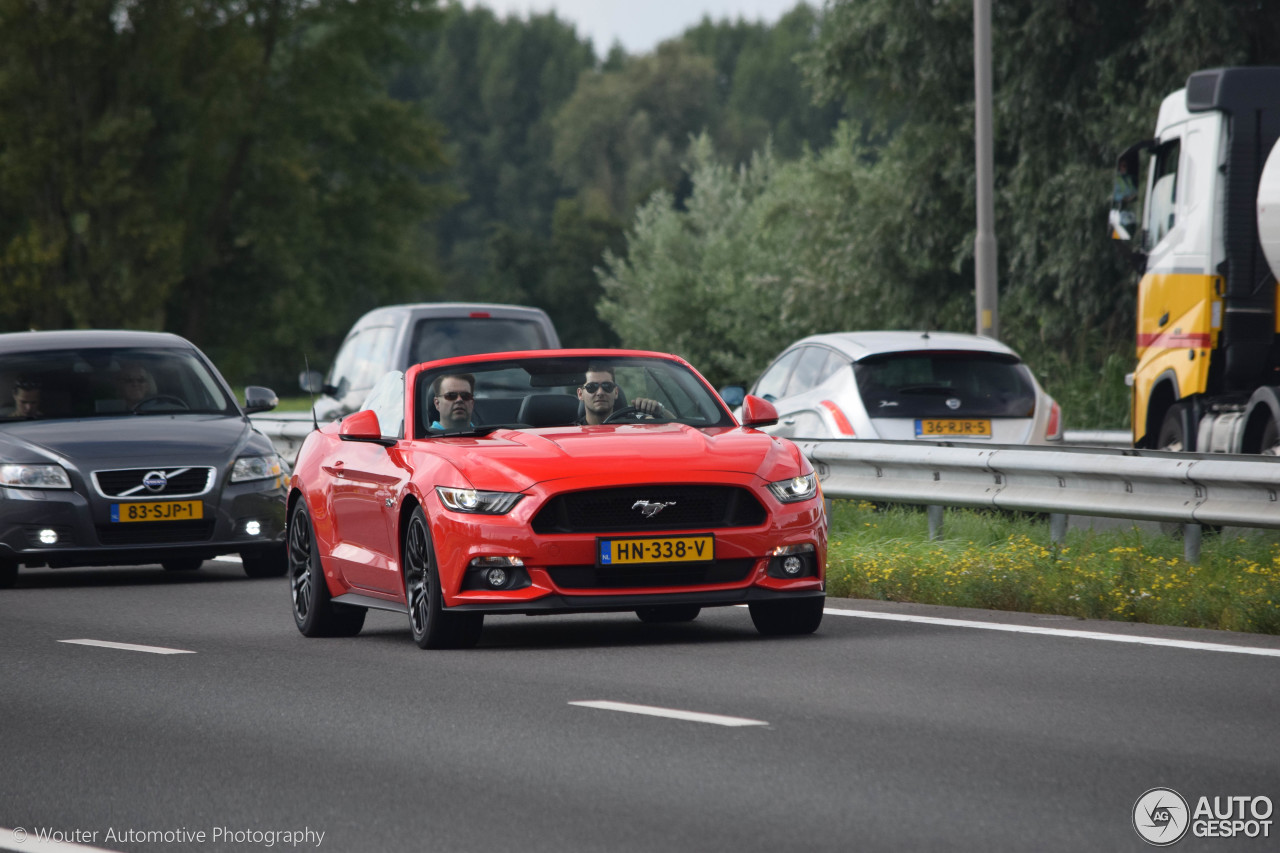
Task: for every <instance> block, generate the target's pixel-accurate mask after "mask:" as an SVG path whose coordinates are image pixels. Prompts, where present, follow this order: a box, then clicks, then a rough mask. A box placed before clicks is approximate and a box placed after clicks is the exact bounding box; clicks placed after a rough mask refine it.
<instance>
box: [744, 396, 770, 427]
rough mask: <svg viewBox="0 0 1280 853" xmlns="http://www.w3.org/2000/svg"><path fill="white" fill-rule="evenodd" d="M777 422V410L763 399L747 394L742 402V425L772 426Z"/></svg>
mask: <svg viewBox="0 0 1280 853" xmlns="http://www.w3.org/2000/svg"><path fill="white" fill-rule="evenodd" d="M777 422H778V410H777V409H775V408H774V406H773V403H770V402H769V401H768V400H766V399H764V398H763V397H757V396H755V395H754V394H748V395H747V396H746V397H745V398H743V400H742V425H743V426H747V427H762V426H773V425H774V424H776V423H777Z"/></svg>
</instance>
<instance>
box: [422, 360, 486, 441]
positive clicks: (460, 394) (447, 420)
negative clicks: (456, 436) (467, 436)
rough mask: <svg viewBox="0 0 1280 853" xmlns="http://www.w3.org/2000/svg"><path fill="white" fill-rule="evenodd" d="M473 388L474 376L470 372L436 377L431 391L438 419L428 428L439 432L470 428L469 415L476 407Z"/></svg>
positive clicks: (474, 387) (474, 384)
mask: <svg viewBox="0 0 1280 853" xmlns="http://www.w3.org/2000/svg"><path fill="white" fill-rule="evenodd" d="M475 389H476V378H475V377H474V376H473V375H471V374H470V373H459V374H456V375H452V376H450V375H445V376H441V377H438V378H437V379H436V381H435V383H434V384H433V387H432V389H431V391H432V394H433V395H434V397H435V404H436V411H437V412H439V413H440V419H439V420H437V421H434V422H433V423H432V424H431V426H430V429H432V430H436V431H440V432H457V431H459V430H469V429H471V427H472V424H471V416H472V414H473V413H474V412H475V408H476V398H475Z"/></svg>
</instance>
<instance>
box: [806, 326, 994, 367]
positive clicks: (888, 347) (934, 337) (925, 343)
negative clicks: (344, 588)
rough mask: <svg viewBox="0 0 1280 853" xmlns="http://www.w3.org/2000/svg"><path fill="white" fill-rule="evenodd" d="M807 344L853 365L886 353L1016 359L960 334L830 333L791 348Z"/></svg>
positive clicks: (990, 342) (977, 337)
mask: <svg viewBox="0 0 1280 853" xmlns="http://www.w3.org/2000/svg"><path fill="white" fill-rule="evenodd" d="M810 343H816V344H825V345H826V346H829V347H834V348H835V349H838V350H840V351H841V352H843V353H844V354H845V355H847V356H849V358H851V359H853V360H854V361H858V360H860V359H863V358H866V357H868V356H873V355H883V354H885V353H893V352H927V351H930V350H937V351H948V352H949V351H954V350H972V351H973V352H991V353H1001V354H1003V355H1012V356H1015V357H1016V356H1017V353H1015V352H1014V351H1013V350H1011V349H1010V348H1009V347H1007V346H1005V345H1004V344H1002V343H1000V342H999V341H997V340H994V339H992V338H987V337H983V336H981V335H966V334H963V333H960V332H830V333H827V334H822V335H810V336H809V337H807V338H803V339H802V340H799V341H796V343H795V344H793V345H792V346H793V347H794V346H799V345H800V344H810Z"/></svg>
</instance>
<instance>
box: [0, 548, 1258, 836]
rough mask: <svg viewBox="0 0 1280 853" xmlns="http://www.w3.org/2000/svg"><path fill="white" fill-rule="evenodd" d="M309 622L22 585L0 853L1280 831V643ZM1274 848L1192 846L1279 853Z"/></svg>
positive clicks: (831, 619) (175, 584) (95, 582)
mask: <svg viewBox="0 0 1280 853" xmlns="http://www.w3.org/2000/svg"><path fill="white" fill-rule="evenodd" d="M287 598H288V589H287V585H286V583H285V582H284V581H283V580H269V581H251V580H247V579H245V578H244V577H243V575H242V574H241V572H240V569H239V566H237V565H234V564H224V563H206V567H205V568H204V569H203V570H201V571H200V572H198V573H194V574H173V573H166V572H163V571H161V570H159V569H156V568H146V569H113V570H103V569H94V570H58V571H25V570H24V572H23V573H22V575H21V576H20V579H19V584H18V588H16V589H13V590H6V591H3V592H0V636H2V637H3V654H2V655H0V827H3V828H4V829H0V849H6V850H30V851H36V853H47V851H52V850H57V851H62V850H75V849H82V848H77V847H73V846H67V845H66V844H52V845H46V846H45V847H40V846H39V845H38V844H37V842H38V841H40V840H41V834H44V835H45V836H48V835H49V834H50V833H54V832H56V833H60V835H58V836H56V837H57V839H58V840H59V841H63V842H74V843H78V844H80V845H88V846H91V847H96V848H99V849H105V850H115V851H126V850H128V851H133V850H139V851H141V850H170V851H172V850H176V851H192V853H195V852H196V851H208V850H257V851H261V850H302V851H313V850H321V851H328V850H332V851H400V850H404V851H508V850H509V851H521V853H526V851H529V853H532V851H560V852H561V853H563V851H672V850H674V851H733V853H743V851H793V850H803V851H825V850H832V851H854V850H857V851H877V850H891V851H897V850H903V851H920V850H949V851H950V850H974V851H1001V850H1011V851H1012V850H1017V851H1024V850H1043V851H1052V850H1080V851H1099V850H1145V849H1150V848H1149V846H1148V845H1147V844H1146V843H1145V842H1144V841H1142V840H1141V839H1140V838H1139V836H1138V834H1137V832H1136V831H1135V829H1134V828H1133V825H1132V812H1133V808H1134V804H1135V801H1136V800H1137V799H1138V798H1139V796H1140V795H1142V794H1143V793H1144V792H1145V791H1147V790H1148V789H1151V788H1154V787H1159V786H1167V787H1169V788H1172V789H1174V790H1176V791H1177V792H1179V793H1180V794H1181V795H1182V796H1183V797H1185V798H1186V799H1187V800H1188V802H1189V803H1190V805H1191V808H1193V809H1194V807H1195V804H1196V802H1197V800H1198V798H1199V797H1201V796H1207V797H1209V798H1210V801H1211V802H1212V798H1213V797H1219V798H1225V797H1230V796H1239V795H1246V796H1250V797H1253V796H1266V797H1269V798H1270V801H1271V802H1273V803H1280V726H1277V719H1276V713H1277V709H1278V708H1280V638H1266V637H1255V636H1245V635H1231V634H1223V633H1218V632H1207V631H1191V630H1176V629H1154V628H1150V627H1147V626H1132V625H1110V624H1107V623H1097V622H1084V621H1081V620H1074V619H1060V618H1054V617H1049V618H1044V617H1041V618H1036V617H1030V616H1019V615H1016V614H994V613H991V612H987V611H961V610H955V609H947V608H936V607H918V606H910V605H890V604H883V603H875V602H863V601H844V600H832V601H830V602H829V613H828V616H827V618H826V620H825V621H824V622H823V625H822V628H821V629H820V630H819V633H818V634H816V635H814V636H812V637H804V638H788V639H765V638H762V637H760V636H758V635H757V634H756V632H755V630H754V628H753V627H752V625H751V621H750V618H749V616H748V614H747V612H746V610H745V609H743V608H723V609H715V610H706V611H703V614H702V616H701V617H700V618H699V619H698V620H697V621H696V622H694V623H691V624H687V625H668V626H660V625H646V624H643V623H641V622H640V621H639V620H637V619H635V618H634V617H633V616H630V615H606V616H576V617H541V618H529V617H521V616H511V617H503V618H492V617H491V618H490V619H489V620H488V621H487V622H486V627H485V633H484V636H483V638H482V639H481V641H480V646H479V647H478V648H476V649H474V650H468V651H448V652H424V651H420V650H419V649H418V648H417V647H416V646H414V645H413V643H412V642H411V640H410V639H409V632H408V626H407V620H406V618H404V617H398V616H396V615H394V614H385V613H371V614H370V617H369V620H368V622H367V623H366V627H365V630H364V632H363V633H362V634H361V635H360V636H359V637H356V638H353V639H332V640H308V639H306V638H304V637H302V636H301V635H299V634H298V633H297V631H296V630H295V629H294V627H293V624H292V621H291V619H290V616H289V606H288V601H287ZM836 610H840V611H846V612H845V613H843V614H841V613H837V612H832V611H836ZM853 614H861V615H853ZM874 616H881V617H893V619H886V618H870V617H874ZM917 618H924V619H939V618H940V619H944V620H965V621H969V622H975V623H981V624H984V625H986V626H987V627H991V626H992V625H1001V626H1008V627H1010V628H1012V629H1014V630H984V629H983V628H982V627H975V626H970V625H962V624H953V623H950V622H945V621H944V622H941V623H940V622H936V621H935V622H930V621H896V620H900V619H917ZM1024 628H1029V629H1031V630H1032V631H1040V632H1044V631H1046V630H1047V631H1048V632H1047V633H1025V632H1023V631H1022V629H1024ZM1065 632H1075V633H1065ZM1079 632H1101V633H1104V634H1108V635H1110V636H1111V637H1112V638H1115V637H1119V638H1124V639H1133V638H1137V637H1156V638H1163V639H1164V640H1172V641H1174V642H1178V643H1184V644H1188V643H1189V644H1191V645H1190V647H1188V646H1187V645H1181V646H1180V645H1150V644H1147V643H1136V642H1113V641H1110V640H1108V639H1106V638H1090V637H1085V636H1079ZM68 640H91V641H107V642H115V643H125V644H138V645H143V646H149V647H157V648H161V649H169V650H181V651H184V652H188V653H186V654H159V653H154V652H151V651H142V650H134V649H122V648H111V647H102V646H95V645H83V644H79V643H69V642H67V641H68ZM1198 642H1209V643H1213V644H1219V645H1228V646H1231V645H1235V646H1239V648H1240V650H1239V651H1225V652H1224V651H1221V650H1206V649H1201V648H1197V647H1194V644H1195V643H1198ZM1249 652H1252V653H1249ZM1258 652H1263V654H1259V653H1258ZM1268 653H1269V654H1268ZM576 702H593V703H595V702H602V703H622V704H623V705H635V706H642V709H662V711H661V713H664V714H666V713H669V712H672V711H678V712H693V713H697V714H705V715H716V716H714V717H712V718H709V719H700V718H699V719H683V718H679V717H674V716H655V715H654V714H655V713H659V712H657V711H649V712H648V713H634V712H632V711H631V710H620V709H616V708H615V706H608V707H598V706H588V705H579V704H573V703H576ZM724 718H729V719H724ZM729 723H734V724H732V725H730V724H729ZM1259 802H1260V801H1259ZM1184 819H1185V816H1184ZM1270 819H1271V820H1272V821H1273V823H1274V824H1275V825H1273V826H1271V827H1270V830H1271V832H1270V838H1268V839H1265V840H1263V839H1257V840H1254V841H1250V840H1248V839H1246V838H1228V839H1223V838H1197V837H1193V836H1192V835H1191V834H1190V833H1188V834H1187V836H1186V837H1185V838H1183V839H1182V840H1181V841H1180V842H1178V843H1177V845H1176V846H1175V847H1174V848H1173V849H1175V850H1211V851H1224V853H1234V851H1237V850H1250V849H1275V848H1276V847H1277V846H1280V845H1278V844H1277V842H1276V838H1277V836H1280V815H1275V816H1272V817H1271V818H1270ZM18 830H21V833H18ZM285 832H289V833H299V834H300V835H299V836H298V837H292V836H287V835H272V833H285ZM200 833H203V836H201V835H200ZM302 833H310V834H309V835H302ZM320 833H323V835H320Z"/></svg>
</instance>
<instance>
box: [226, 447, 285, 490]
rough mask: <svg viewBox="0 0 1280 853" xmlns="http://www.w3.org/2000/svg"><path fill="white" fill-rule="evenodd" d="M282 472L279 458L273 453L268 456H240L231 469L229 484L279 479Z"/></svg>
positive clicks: (282, 468)
mask: <svg viewBox="0 0 1280 853" xmlns="http://www.w3.org/2000/svg"><path fill="white" fill-rule="evenodd" d="M283 470H284V467H283V466H282V465H281V464H280V457H279V456H277V455H276V454H274V453H272V454H271V455H270V456H241V457H240V458H239V459H237V460H236V464H235V465H233V466H232V468H231V482H233V483H245V482H248V481H249V480H270V479H271V478H273V477H279V476H280V473H281V472H282V471H283Z"/></svg>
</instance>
